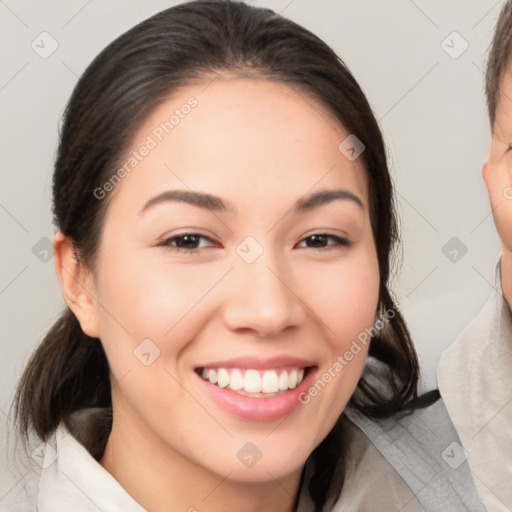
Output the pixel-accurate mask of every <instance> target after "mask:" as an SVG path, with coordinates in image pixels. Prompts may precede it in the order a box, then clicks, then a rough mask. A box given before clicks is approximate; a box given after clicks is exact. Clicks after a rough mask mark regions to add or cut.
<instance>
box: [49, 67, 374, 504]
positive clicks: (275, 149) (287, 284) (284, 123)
mask: <svg viewBox="0 0 512 512" xmlns="http://www.w3.org/2000/svg"><path fill="white" fill-rule="evenodd" d="M206 85H208V83H206V84H201V85H193V86H188V87H185V88H182V89H180V90H178V91H174V93H173V95H172V97H170V98H169V100H167V101H166V102H165V103H163V104H161V105H160V106H158V108H157V109H156V110H154V111H153V112H152V114H151V115H150V117H149V118H148V119H147V120H146V121H145V122H144V123H143V125H142V126H141V127H140V129H139V131H138V133H137V137H136V139H135V140H134V141H133V144H132V150H136V149H138V148H140V146H141V145H142V144H144V141H145V140H147V136H148V135H150V134H151V133H152V131H153V130H154V129H155V127H157V126H159V124H160V123H161V122H162V121H164V120H166V119H169V117H170V115H171V114H172V113H173V111H174V110H175V109H176V108H179V107H180V106H181V105H183V104H184V103H186V102H187V99H188V98H190V97H192V96H193V97H194V98H196V99H197V101H198V104H197V106H196V107H195V108H194V109H193V110H192V111H191V113H190V114H188V115H187V116H186V117H184V118H183V119H181V120H180V123H179V125H177V126H176V127H175V128H174V129H173V130H172V132H170V133H169V134H167V135H166V136H165V137H164V138H163V140H162V141H161V142H159V143H158V145H157V146H156V147H155V148H153V149H152V150H151V151H150V152H149V154H148V155H147V156H146V157H144V158H143V159H142V160H141V161H140V162H139V163H138V165H137V166H136V168H135V169H134V170H133V171H132V172H130V173H129V174H128V175H126V176H125V177H124V178H123V179H122V181H121V182H120V183H119V184H117V186H116V187H115V189H114V190H113V191H112V192H109V193H110V194H113V196H112V197H110V198H109V199H111V202H110V204H109V207H108V210H107V214H106V218H105V223H104V226H103V231H102V237H101V243H100V247H99V254H98V262H97V265H96V267H95V268H94V269H93V271H91V272H87V271H84V269H81V268H80V266H79V265H78V264H77V263H76V261H75V260H74V258H73V254H72V250H71V246H70V243H69V241H68V240H66V238H65V237H64V236H63V235H62V234H61V233H57V235H56V237H55V255H56V258H55V261H56V269H57V274H58V276H59V281H60V284H61V287H62V290H63V294H64V297H65V299H66V301H67V303H68V304H69V306H70V307H71V308H72V310H73V311H74V313H75V314H76V315H77V317H78V319H79V321H80V323H81V326H82V329H83V330H84V331H85V332H86V333H87V334H89V335H90V336H94V337H98V338H100V339H101V341H102V344H103V346H104V348H105V351H106V354H107V358H108V360H109V363H110V367H111V373H112V386H113V410H114V420H113V428H112V433H111V435H110V438H109V440H108V443H107V448H106V451H105V454H104V457H103V459H102V461H101V464H102V465H103V466H104V467H105V468H106V469H107V470H108V471H109V472H110V473H111V474H112V475H113V476H114V477H115V478H116V479H117V480H118V481H119V482H120V483H121V485H122V486H123V487H124V488H125V489H126V490H127V491H128V492H129V493H130V494H131V495H132V496H133V497H134V498H135V499H136V500H137V501H138V502H139V503H140V504H141V505H142V506H144V507H145V508H146V509H148V510H152V511H164V510H169V509H170V508H169V507H170V506H171V504H172V509H173V510H188V509H189V508H190V507H195V508H196V509H197V510H199V511H201V512H203V511H210V512H213V511H221V510H222V511H224V510H225V511H227V510H246V511H259V510H262V511H263V510H265V511H269V510H273V511H274V510H275V511H280V512H282V511H287V510H292V509H293V503H294V501H295V498H296V495H297V492H298V489H299V483H300V475H301V471H302V469H303V466H304V463H305V461H306V459H307V457H308V456H309V454H310V453H311V452H312V451H313V450H314V448H315V447H316V446H317V445H318V444H319V443H320V442H321V441H322V439H323V438H324V437H325V436H326V435H327V434H328V432H329V430H330V429H331V428H332V426H333V425H334V423H335V421H336V419H337V418H338V417H339V415H340V414H341V412H342V411H343V409H344V407H345V405H346V403H347V402H348V400H349V398H350V396H351V395H352V393H353V392H354V390H355V388H356V385H357V381H358V379H359V377H360V375H361V373H362V370H363V367H364V363H365V359H366V354H367V350H366V349H364V347H363V350H361V351H360V352H359V353H358V354H357V355H355V356H354V358H353V359H352V360H351V361H350V363H349V364H347V365H346V366H345V367H344V368H343V370H342V371H341V372H339V373H337V374H336V377H335V378H333V379H332V381H331V382H330V383H329V384H328V385H327V386H326V387H325V388H324V389H323V390H322V391H321V392H320V393H319V394H318V395H317V396H316V397H315V398H314V399H312V400H311V401H310V403H308V404H307V405H300V406H299V407H298V408H296V409H295V410H294V411H293V412H292V413H291V414H290V415H289V416H288V417H286V418H285V419H284V420H283V419H280V420H278V421H248V420H243V419H241V418H238V417H236V416H234V415H233V414H231V413H229V412H227V411H226V410H224V409H223V408H221V407H220V406H218V405H217V404H216V403H215V402H213V401H212V400H211V398H210V397H209V395H208V394H207V393H205V391H204V389H203V386H202V383H201V381H200V380H198V376H197V374H195V372H194V368H196V367H197V366H201V365H203V364H205V363H208V362H212V361H216V360H223V359H229V358H233V357H237V356H261V357H273V356H281V355H288V356H289V355H291V356H297V357H303V358H306V359H309V360H312V361H314V363H315V365H316V366H317V367H318V369H317V375H321V374H322V373H323V372H325V371H326V370H327V369H328V368H329V367H332V365H333V363H334V362H335V361H336V358H337V357H338V356H339V355H342V354H343V353H344V352H345V351H346V350H347V349H348V348H349V346H350V344H351V342H352V340H354V339H355V338H356V337H357V335H358V334H359V333H360V332H362V331H363V330H364V329H365V328H369V327H370V326H371V325H373V323H374V321H375V314H376V308H377V304H378V289H379V271H378V263H377V256H376V249H375V244H374V239H373V235H372V230H371V224H370V217H369V206H368V199H369V198H368V192H367V179H366V174H365V170H364V168H363V164H362V162H361V159H357V160H355V161H353V162H351V161H349V160H348V159H347V158H346V157H345V156H344V155H343V154H342V153H341V152H340V151H339V150H338V145H339V144H340V142H341V141H343V140H344V139H345V138H346V137H347V135H348V134H347V133H346V131H345V130H344V129H343V127H342V126H340V125H339V123H337V122H335V121H334V120H333V119H332V117H331V116H329V115H328V114H327V113H326V112H325V110H324V109H323V108H322V107H321V106H320V105H319V104H318V103H317V102H315V101H314V100H312V99H311V98H306V97H305V96H304V95H303V94H300V93H298V92H296V91H295V90H294V89H292V88H290V87H288V86H286V85H284V84H278V83H276V82H270V81H264V80H255V79H247V78H236V77H232V78H229V77H228V78H223V79H222V80H215V81H213V82H212V83H210V84H209V85H208V86H207V87H206ZM340 188H341V189H344V190H347V191H349V192H351V193H352V194H354V195H355V196H357V197H358V198H359V199H360V201H361V203H362V205H363V206H362V208H361V207H360V206H358V205H357V204H356V202H354V201H352V200H347V199H344V200H335V201H331V202H330V203H328V204H323V205H321V206H319V207H317V208H314V209H311V210H308V211H304V212H300V213H297V212H294V211H292V207H293V205H294V204H295V202H296V201H297V200H298V199H301V198H304V197H305V196H307V195H308V194H310V193H313V192H318V191H320V190H324V189H340ZM176 189H178V190H189V189H192V190H194V191H201V192H207V193H210V194H214V195H216V196H220V197H221V198H222V199H223V200H224V201H225V202H230V203H232V207H233V209H234V211H226V212H218V211H217V212H211V211H207V210H204V209H202V208H199V207H197V206H193V205H190V204H186V203H184V202H165V203H159V204H157V205H154V206H153V207H151V208H148V209H147V210H146V211H144V212H143V213H140V210H141V209H142V208H143V206H144V205H145V204H146V202H147V201H148V200H150V199H151V198H153V197H154V196H156V195H158V194H160V193H162V192H164V191H166V190H176ZM184 233H198V234H201V235H203V236H206V237H208V238H207V239H203V240H201V242H200V246H199V248H198V252H195V253H190V252H189V253H185V252H179V251H177V250H176V247H175V246H174V247H173V246H172V245H168V246H159V245H158V244H159V241H161V240H163V239H169V238H170V237H172V236H177V235H183V234H184ZM321 233H326V234H329V235H334V236H339V237H342V238H344V239H348V240H349V242H350V245H338V244H337V243H336V241H335V240H334V239H330V238H327V239H325V240H327V241H326V243H325V244H324V245H325V247H323V248H318V247H315V246H314V245H311V244H309V245H310V246H308V242H307V240H310V239H308V238H307V237H310V236H311V235H313V234H321ZM247 236H252V237H253V238H254V239H255V240H256V241H257V243H258V244H259V245H260V246H261V248H262V249H263V253H262V254H261V255H260V256H259V257H258V258H257V259H256V260H255V261H254V262H253V263H250V264H249V263H247V262H246V261H244V259H242V258H241V257H240V256H239V254H238V253H237V252H236V248H237V246H238V245H239V244H240V242H242V241H243V240H244V239H245V238H246V237H247ZM174 245H175V243H174ZM185 250H187V249H185ZM144 339H150V340H152V343H154V344H155V345H156V346H157V347H158V349H159V350H160V355H159V357H158V358H156V359H155V360H154V361H153V362H152V364H151V365H149V366H145V365H143V364H142V363H141V362H140V361H139V360H138V359H137V358H136V357H135V356H134V350H135V349H136V347H137V346H138V345H139V344H140V343H141V341H142V340H144ZM248 442H250V443H252V444H254V445H255V446H256V447H257V448H258V450H259V451H260V452H261V454H262V457H261V459H260V460H259V461H258V462H257V464H255V465H254V466H253V467H251V468H248V467H246V466H245V465H244V464H242V463H241V462H240V460H239V459H238V458H237V452H238V451H239V450H240V449H241V448H242V447H243V446H244V445H245V444H246V443H248Z"/></svg>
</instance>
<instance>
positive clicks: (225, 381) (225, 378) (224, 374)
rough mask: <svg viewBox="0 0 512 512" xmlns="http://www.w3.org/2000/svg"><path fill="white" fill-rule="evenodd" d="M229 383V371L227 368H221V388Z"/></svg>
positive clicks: (218, 379) (219, 372) (218, 381)
mask: <svg viewBox="0 0 512 512" xmlns="http://www.w3.org/2000/svg"><path fill="white" fill-rule="evenodd" d="M228 384H229V373H228V372H227V371H226V369H225V368H219V371H218V372H217V385H218V386H219V387H221V388H225V387H226V386H227V385H228Z"/></svg>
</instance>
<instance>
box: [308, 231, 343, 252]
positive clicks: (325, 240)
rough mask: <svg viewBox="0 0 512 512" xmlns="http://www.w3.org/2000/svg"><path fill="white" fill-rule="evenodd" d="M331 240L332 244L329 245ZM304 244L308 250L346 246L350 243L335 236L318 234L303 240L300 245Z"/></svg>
mask: <svg viewBox="0 0 512 512" xmlns="http://www.w3.org/2000/svg"><path fill="white" fill-rule="evenodd" d="M330 240H332V241H334V243H329V241H330ZM302 242H306V247H308V248H320V249H323V248H326V247H329V246H340V245H341V246H348V245H350V242H349V241H348V240H347V239H346V238H341V237H339V236H335V235H328V234H325V233H319V234H315V235H311V236H308V237H306V238H304V239H303V240H302V241H301V242H300V243H302Z"/></svg>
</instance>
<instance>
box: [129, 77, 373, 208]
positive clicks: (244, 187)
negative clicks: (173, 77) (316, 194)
mask: <svg viewBox="0 0 512 512" xmlns="http://www.w3.org/2000/svg"><path fill="white" fill-rule="evenodd" d="M192 105H193V106H192ZM348 135H349V134H348V133H347V132H346V130H345V129H344V127H343V126H342V125H341V124H340V123H339V122H338V121H337V120H335V119H334V118H333V116H332V115H331V114H330V112H328V111H327V110H326V109H325V108H324V107H323V106H322V105H321V104H320V103H319V102H318V101H315V100H313V99H312V98H310V97H309V96H306V95H305V94H304V93H302V92H300V91H298V90H296V89H294V88H292V87H291V86H288V85H285V84H282V83H278V82H273V81H266V80H254V79H246V78H232V79H224V78H223V79H216V80H213V81H211V82H205V83H201V84H196V85H190V86H186V87H182V88H180V89H178V90H175V91H174V92H173V94H172V96H170V97H169V99H167V100H166V101H165V102H163V103H162V104H160V105H159V106H158V107H157V108H156V109H155V110H154V111H153V112H152V113H151V115H150V116H149V117H148V118H147V119H146V120H145V121H144V123H143V125H142V126H141V127H140V128H139V130H138V131H137V134H136V137H135V140H134V142H133V144H132V146H131V148H130V151H137V149H138V148H142V147H143V146H144V145H147V143H148V141H149V140H151V141H152V142H151V146H153V147H152V149H151V150H150V151H149V153H148V154H147V156H145V157H144V158H143V160H141V161H140V163H138V164H137V166H136V168H135V169H134V172H131V173H130V176H129V177H128V179H127V180H123V183H122V186H123V187H125V186H126V185H128V182H131V185H130V186H131V187H133V189H134V190H137V191H138V192H139V193H143V192H147V193H148V194H149V193H155V192H157V191H158V190H159V189H160V188H162V187H163V186H164V184H166V185H169V186H171V182H172V186H173V187H174V188H176V187H179V188H191V189H202V190H208V191H209V192H212V193H215V194H218V195H221V196H225V195H239V194H240V193H241V192H242V191H245V192H247V194H248V195H250V196H251V197H253V198H256V197H267V198H268V197H272V195H273V196H274V198H275V199H276V200H281V199H282V198H283V194H284V195H286V194H287V193H290V194H293V195H295V196H301V195H304V194H305V193H307V192H308V191H311V190H312V189H313V188H314V187H315V186H316V185H318V187H322V188H325V187H329V186H344V187H348V188H350V189H351V190H352V191H354V192H357V193H358V194H359V195H360V196H361V199H362V200H363V201H364V202H366V201H367V191H366V189H367V186H366V173H365V170H364V167H363V164H362V161H361V159H357V160H356V161H353V162H352V161H350V160H348V159H347V158H346V157H345V156H344V154H343V153H342V152H341V151H340V150H339V148H338V146H339V145H340V143H341V142H342V141H343V140H344V139H345V138H346V137H347V136H348ZM130 151H129V152H128V153H130ZM124 182H126V183H124Z"/></svg>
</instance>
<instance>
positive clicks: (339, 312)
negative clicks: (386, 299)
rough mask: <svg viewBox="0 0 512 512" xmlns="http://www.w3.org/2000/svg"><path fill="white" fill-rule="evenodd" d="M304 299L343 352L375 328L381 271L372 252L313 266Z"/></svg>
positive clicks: (310, 269) (308, 272)
mask: <svg viewBox="0 0 512 512" xmlns="http://www.w3.org/2000/svg"><path fill="white" fill-rule="evenodd" d="M304 273H305V275H308V279H307V281H305V282H304V289H303V292H302V293H303V296H304V297H308V300H307V304H308V306H309V307H310V308H311V309H312V310H313V311H315V312H316V313H317V314H318V315H319V317H320V318H321V320H322V322H323V324H324V327H325V330H326V332H327V333H328V334H329V338H330V343H331V345H332V346H333V347H334V348H336V349H337V350H342V349H343V348H344V346H345V345H347V344H350V342H351V341H352V340H353V339H354V338H357V336H358V335H359V334H360V333H361V332H363V331H364V329H366V328H368V327H370V326H372V325H373V323H374V321H375V314H376V311H377V307H378V300H379V288H380V280H379V268H378V262H377V257H376V255H375V253H374V251H372V250H368V251H360V252H357V253H353V254H350V255H349V256H347V258H346V259H345V260H343V261H340V262H332V263H330V264H329V267H327V266H325V265H324V264H320V265H318V266H314V265H311V264H309V266H308V269H307V271H306V269H304Z"/></svg>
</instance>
